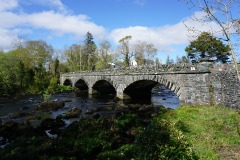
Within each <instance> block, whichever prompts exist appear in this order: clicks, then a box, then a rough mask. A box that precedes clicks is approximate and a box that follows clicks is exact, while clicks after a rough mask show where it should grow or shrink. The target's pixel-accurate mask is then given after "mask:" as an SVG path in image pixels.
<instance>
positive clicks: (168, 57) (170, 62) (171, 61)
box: [166, 55, 174, 65]
mask: <svg viewBox="0 0 240 160" xmlns="http://www.w3.org/2000/svg"><path fill="white" fill-rule="evenodd" d="M171 64H174V60H173V59H170V56H169V55H168V56H167V59H166V65H171Z"/></svg>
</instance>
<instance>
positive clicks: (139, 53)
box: [133, 41, 157, 65]
mask: <svg viewBox="0 0 240 160" xmlns="http://www.w3.org/2000/svg"><path fill="white" fill-rule="evenodd" d="M133 48H134V56H135V60H136V62H137V64H138V65H145V62H147V61H151V60H154V57H155V55H156V54H157V48H155V46H154V45H153V44H152V43H147V42H145V41H137V42H136V43H135V44H134V47H133Z"/></svg>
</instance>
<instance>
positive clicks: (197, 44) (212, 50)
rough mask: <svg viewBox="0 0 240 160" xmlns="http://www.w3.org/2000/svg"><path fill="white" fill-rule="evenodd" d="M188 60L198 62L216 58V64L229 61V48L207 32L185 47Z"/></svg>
mask: <svg viewBox="0 0 240 160" xmlns="http://www.w3.org/2000/svg"><path fill="white" fill-rule="evenodd" d="M185 51H186V52H187V56H188V58H190V60H191V61H192V62H198V61H199V59H201V58H213V57H214V58H216V61H217V62H222V63H226V62H228V61H229V55H230V52H229V51H230V48H229V46H228V45H225V44H223V43H222V41H220V40H218V39H217V38H216V37H213V36H212V35H211V34H210V33H208V32H203V33H202V34H201V35H199V36H198V38H197V39H196V40H194V41H192V42H190V44H189V46H188V47H186V49H185Z"/></svg>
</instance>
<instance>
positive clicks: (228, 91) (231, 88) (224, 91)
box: [209, 64, 240, 110]
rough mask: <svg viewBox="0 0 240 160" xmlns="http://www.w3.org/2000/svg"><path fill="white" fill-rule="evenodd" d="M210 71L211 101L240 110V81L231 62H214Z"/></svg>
mask: <svg viewBox="0 0 240 160" xmlns="http://www.w3.org/2000/svg"><path fill="white" fill-rule="evenodd" d="M238 67H240V66H238ZM210 71H211V74H210V75H209V79H210V81H209V83H210V85H211V87H212V100H213V102H214V103H215V104H222V105H224V106H228V107H230V108H234V109H238V110H240V83H239V81H238V78H237V74H236V70H235V69H234V66H233V64H215V65H214V67H212V68H210Z"/></svg>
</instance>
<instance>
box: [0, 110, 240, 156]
mask: <svg viewBox="0 0 240 160" xmlns="http://www.w3.org/2000/svg"><path fill="white" fill-rule="evenodd" d="M239 124H240V115H239V114H238V113H237V112H236V111H234V110H230V109H228V108H224V107H220V106H199V107H188V106H183V107H179V108H177V109H175V110H169V109H165V108H158V109H157V108H156V109H151V110H148V111H146V110H145V111H141V110H140V111H139V110H138V111H135V110H133V109H132V110H125V111H123V112H119V113H118V114H116V115H115V116H112V117H97V118H83V119H80V120H79V121H76V122H73V123H72V124H71V125H69V126H68V127H67V128H66V129H64V130H61V131H60V132H58V133H59V136H58V137H57V138H56V139H52V138H49V137H48V136H47V135H46V134H45V132H43V128H35V129H33V128H32V127H29V126H28V124H21V125H17V124H15V123H8V124H6V125H5V126H4V125H1V127H0V128H1V129H0V134H2V133H3V131H4V129H5V131H6V130H7V131H8V132H5V134H7V133H11V134H14V133H15V135H11V137H10V138H9V139H10V140H11V143H10V144H9V145H7V146H6V147H5V148H4V149H0V157H1V158H0V159H34V158H35V159H56V158H57V159H71V158H72V159H119V160H120V159H131V158H134V159H151V160H154V159H170V158H172V159H238V158H239V153H240V147H239V146H240V144H239V142H240V135H239V130H238V127H239ZM41 126H42V125H41ZM6 138H8V137H6ZM11 138H13V139H11Z"/></svg>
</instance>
